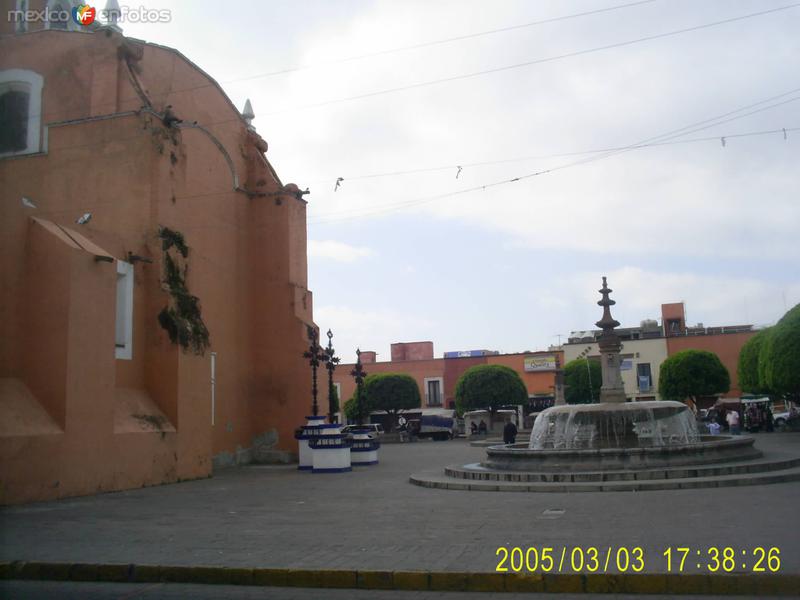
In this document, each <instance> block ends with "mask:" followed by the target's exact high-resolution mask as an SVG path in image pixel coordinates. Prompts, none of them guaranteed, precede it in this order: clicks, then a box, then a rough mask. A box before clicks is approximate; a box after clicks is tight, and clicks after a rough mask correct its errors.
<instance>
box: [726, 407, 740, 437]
mask: <svg viewBox="0 0 800 600" xmlns="http://www.w3.org/2000/svg"><path fill="white" fill-rule="evenodd" d="M725 420H726V421H727V422H728V427H730V429H731V435H739V433H740V430H739V411H737V410H729V411H728V414H727V415H725Z"/></svg>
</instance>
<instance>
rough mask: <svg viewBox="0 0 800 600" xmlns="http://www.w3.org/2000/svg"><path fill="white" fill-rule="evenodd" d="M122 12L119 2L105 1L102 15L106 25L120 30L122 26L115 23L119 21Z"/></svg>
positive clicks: (113, 0)
mask: <svg viewBox="0 0 800 600" xmlns="http://www.w3.org/2000/svg"><path fill="white" fill-rule="evenodd" d="M121 14H122V10H121V9H120V7H119V2H117V0H108V1H107V2H106V8H105V10H104V15H105V18H106V20H107V23H106V25H107V26H108V27H111V28H112V29H116V30H117V31H122V27H120V26H119V25H118V24H117V21H119V17H120V15H121Z"/></svg>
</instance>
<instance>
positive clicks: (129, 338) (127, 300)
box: [115, 260, 133, 360]
mask: <svg viewBox="0 0 800 600" xmlns="http://www.w3.org/2000/svg"><path fill="white" fill-rule="evenodd" d="M115 342H116V353H115V356H116V357H117V358H121V359H125V360H130V359H131V358H133V265H132V264H131V263H128V262H125V261H123V260H118V261H117V320H116V331H115Z"/></svg>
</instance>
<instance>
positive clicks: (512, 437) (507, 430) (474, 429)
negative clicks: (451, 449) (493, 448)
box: [469, 419, 517, 444]
mask: <svg viewBox="0 0 800 600" xmlns="http://www.w3.org/2000/svg"><path fill="white" fill-rule="evenodd" d="M469 428H470V432H471V434H472V435H486V433H487V431H488V428H487V427H486V421H484V420H483V419H481V422H480V423H479V424H477V425H476V424H475V421H472V423H471V424H470V426H469ZM516 442H517V426H516V425H515V424H514V422H513V421H508V422H506V424H505V427H503V443H504V444H515V443H516Z"/></svg>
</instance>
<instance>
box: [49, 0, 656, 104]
mask: <svg viewBox="0 0 800 600" xmlns="http://www.w3.org/2000/svg"><path fill="white" fill-rule="evenodd" d="M656 1H658V0H639V1H638V2H631V3H628V4H619V5H615V6H609V7H606V8H600V9H596V10H590V11H584V12H579V13H573V14H569V15H562V16H558V17H552V18H550V19H542V20H539V21H532V22H530V23H523V24H521V25H510V26H508V27H502V28H499V29H491V30H488V31H481V32H477V33H471V34H465V35H460V36H456V37H451V38H444V39H440V40H433V41H429V42H423V43H420V44H412V45H409V46H401V47H398V48H392V49H388V50H381V51H378V52H372V53H367V54H361V55H357V56H351V57H348V58H343V59H338V60H331V61H324V62H322V63H317V64H312V65H304V66H303V65H301V66H299V67H290V68H286V69H281V70H278V71H270V72H267V73H258V74H255V75H244V76H241V77H234V78H232V79H226V80H222V81H216V80H215V79H214V80H213V81H212V82H208V83H201V84H198V85H193V86H189V87H180V88H170V89H169V91H168V92H167V96H169V95H170V94H175V93H179V92H189V91H193V90H197V89H202V88H205V87H214V86H219V87H220V88H221V87H222V85H223V84H227V83H237V82H240V81H251V80H254V79H261V78H264V77H270V76H273V75H280V74H282V73H291V72H294V71H301V70H306V69H313V68H316V67H318V66H327V65H332V64H338V63H345V62H352V61H356V60H361V59H365V58H372V57H377V56H383V55H388V54H393V53H397V52H403V51H407V50H414V49H419V48H425V47H429V46H437V45H441V44H449V43H452V42H457V41H461V40H466V39H471V38H475V37H480V36H485V35H492V34H495V33H503V32H506V31H512V30H515V29H522V28H526V27H533V26H536V25H544V24H546V23H554V22H557V21H564V20H568V19H575V18H578V17H584V16H589V15H595V14H600V13H605V12H610V11H614V10H620V9H624V8H631V7H634V6H638V5H640V4H649V3H652V2H656ZM165 48H166V47H165ZM168 49H169V50H172V48H168ZM202 73H203V74H204V75H207V76H208V77H209V78H210V79H213V78H211V76H210V75H208V74H207V73H205V71H202ZM103 81H109V79H108V78H99V79H95V83H99V82H103ZM116 105H117V100H111V101H108V102H97V103H94V104H93V106H94V107H95V108H97V107H100V106H110V107H116ZM82 106H83V105H82V104H81V103H77V104H76V105H75V106H68V107H66V108H65V107H63V106H61V107H60V109H59V110H58V111H52V112H50V113H40V114H39V115H38V117H39V118H40V119H44V118H45V117H47V118H50V117H51V116H52V115H57V114H68V113H69V112H70V109H79V108H81V107H82Z"/></svg>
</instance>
